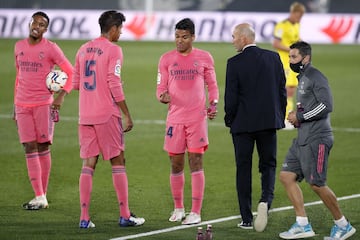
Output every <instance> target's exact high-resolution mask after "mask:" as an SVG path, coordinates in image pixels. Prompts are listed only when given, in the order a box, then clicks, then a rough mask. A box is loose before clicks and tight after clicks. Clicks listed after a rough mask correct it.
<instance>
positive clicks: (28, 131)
mask: <svg viewBox="0 0 360 240" xmlns="http://www.w3.org/2000/svg"><path fill="white" fill-rule="evenodd" d="M15 116H16V124H17V129H18V134H19V140H20V142H21V143H27V142H33V141H36V142H38V143H46V142H49V143H50V144H51V143H52V141H53V136H54V122H53V121H52V119H51V116H50V105H49V104H47V105H41V106H31V107H23V106H15Z"/></svg>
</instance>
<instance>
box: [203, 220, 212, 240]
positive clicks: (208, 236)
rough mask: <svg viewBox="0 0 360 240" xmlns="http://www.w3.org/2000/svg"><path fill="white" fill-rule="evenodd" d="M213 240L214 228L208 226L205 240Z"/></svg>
mask: <svg viewBox="0 0 360 240" xmlns="http://www.w3.org/2000/svg"><path fill="white" fill-rule="evenodd" d="M212 239H213V235H212V226H211V225H210V224H208V225H207V228H206V233H205V240H212Z"/></svg>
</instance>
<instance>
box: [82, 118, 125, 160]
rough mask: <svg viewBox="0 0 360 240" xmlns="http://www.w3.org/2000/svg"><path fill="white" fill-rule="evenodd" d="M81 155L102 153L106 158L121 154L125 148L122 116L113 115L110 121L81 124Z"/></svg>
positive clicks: (88, 156)
mask: <svg viewBox="0 0 360 240" xmlns="http://www.w3.org/2000/svg"><path fill="white" fill-rule="evenodd" d="M79 142H80V157H81V158H82V159H86V158H90V157H95V156H97V155H99V154H100V153H101V154H102V156H103V159H104V160H110V159H112V158H114V157H116V156H119V155H120V153H121V151H124V150H125V143H124V133H123V128H122V122H121V118H119V117H116V116H112V117H111V118H110V119H109V121H108V122H106V123H103V124H95V125H79Z"/></svg>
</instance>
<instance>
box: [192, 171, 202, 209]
mask: <svg viewBox="0 0 360 240" xmlns="http://www.w3.org/2000/svg"><path fill="white" fill-rule="evenodd" d="M204 189H205V175H204V171H203V170H200V171H197V172H192V173H191V191H192V207H191V212H194V213H197V214H200V213H201V207H202V201H203V198H204Z"/></svg>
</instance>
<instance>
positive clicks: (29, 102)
mask: <svg viewBox="0 0 360 240" xmlns="http://www.w3.org/2000/svg"><path fill="white" fill-rule="evenodd" d="M14 54H15V65H16V82H15V98H14V99H15V104H16V105H21V106H36V105H44V104H50V103H52V101H53V94H52V93H51V92H50V91H49V90H48V89H47V87H46V75H47V74H48V73H49V72H50V71H51V70H53V69H54V66H55V65H58V66H60V68H61V69H62V70H63V71H65V72H67V73H68V75H69V79H68V81H67V82H66V85H65V86H64V90H65V91H66V92H70V90H71V76H72V70H73V69H72V65H71V63H70V62H69V60H68V59H67V58H66V57H65V55H64V53H63V52H62V50H61V49H60V48H59V47H58V45H57V44H56V43H54V42H51V41H50V40H48V39H45V38H43V39H42V40H41V41H40V42H39V43H37V44H35V45H32V44H29V39H23V40H19V41H18V42H17V43H16V44H15V49H14Z"/></svg>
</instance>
